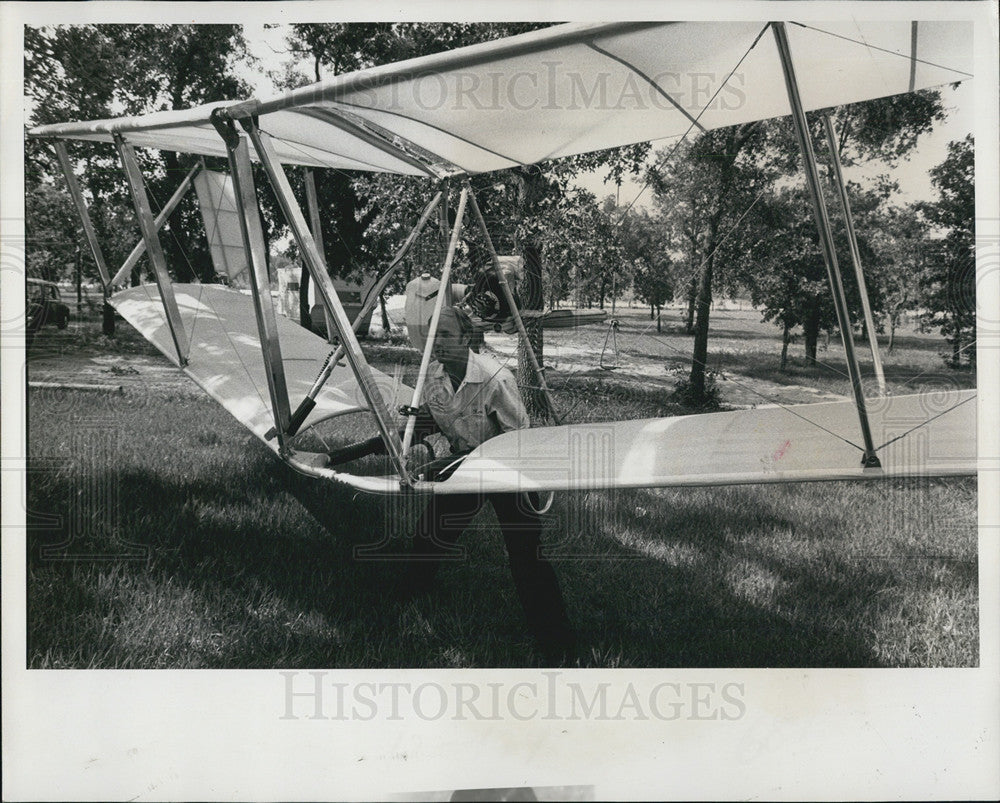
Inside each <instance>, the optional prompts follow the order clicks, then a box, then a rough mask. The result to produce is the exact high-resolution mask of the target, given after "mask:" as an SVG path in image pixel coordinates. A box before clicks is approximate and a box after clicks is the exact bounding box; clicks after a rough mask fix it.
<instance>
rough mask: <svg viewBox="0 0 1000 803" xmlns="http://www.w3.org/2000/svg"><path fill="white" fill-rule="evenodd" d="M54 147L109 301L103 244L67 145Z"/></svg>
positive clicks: (107, 274)
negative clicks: (95, 228) (100, 241)
mask: <svg viewBox="0 0 1000 803" xmlns="http://www.w3.org/2000/svg"><path fill="white" fill-rule="evenodd" d="M53 145H54V146H55V149H56V156H57V157H58V158H59V165H60V166H61V167H62V172H63V176H64V177H65V179H66V186H67V188H68V189H69V195H70V198H72V199H73V205H74V206H75V207H76V211H77V213H78V214H79V215H80V222H81V223H82V224H83V234H84V236H85V237H86V238H87V244H88V245H89V246H90V253H91V254H93V257H94V262H95V263H96V264H97V271H98V273H99V274H100V276H101V283H102V284H103V285H104V288H103V289H104V298H105V299H107V297H108V292H109V291H110V289H111V283H110V280H109V273H108V265H107V263H106V262H105V261H104V252H103V251H102V250H101V244H100V243H99V242H98V241H97V232H95V231H94V223H93V221H91V219H90V212H89V210H88V209H87V202H86V201H85V200H84V199H83V192H81V190H80V183H79V182H78V181H77V180H76V174H75V173H74V172H73V165H71V164H70V161H69V153H68V152H67V151H66V143H65V142H63V141H62V140H56V141H55V142H54V143H53Z"/></svg>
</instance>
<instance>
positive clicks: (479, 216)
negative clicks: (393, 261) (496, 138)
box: [469, 187, 562, 424]
mask: <svg viewBox="0 0 1000 803" xmlns="http://www.w3.org/2000/svg"><path fill="white" fill-rule="evenodd" d="M469 200H470V202H471V205H472V213H473V214H474V215H475V216H476V222H477V223H478V224H479V229H480V231H482V233H483V239H484V240H485V241H486V248H487V250H488V251H489V253H490V261H491V262H492V263H493V270H494V272H495V273H496V275H497V281H498V282H499V283H500V290H501V292H503V295H504V298H505V299H506V300H507V305H508V306H509V307H510V314H511V316H512V317H513V318H514V325H515V326H516V327H517V332H518V334H519V335H520V336H521V339H522V340H523V341H524V346H525V350H526V351H527V353H528V361H529V362H530V363H531V369H532V370H533V371H534V372H535V376H536V377H537V379H538V386H539V387H540V388H541V390H542V394H543V395H544V396H545V403H546V406H547V407H548V408H549V413H550V414H551V415H552V418H553V420H554V421H555V422H556V423H557V424H561V423H562V417H561V416H560V415H559V413H558V412H557V410H556V405H555V401H553V399H552V393H551V392H550V391H549V386H548V383H547V382H546V381H545V372H544V371H543V370H542V366H541V365H539V364H538V357H536V356H535V350H534V349H533V348H532V347H531V340H530V339H529V338H528V330H527V329H526V328H525V326H524V320H522V318H521V312H520V310H518V308H517V303H516V302H515V301H514V294H513V293H512V292H511V290H510V285H508V284H507V277H506V276H504V275H503V268H502V267H501V265H500V257H498V256H497V251H496V248H494V247H493V238H492V237H490V232H489V229H488V228H487V227H486V220H485V218H483V213H482V210H481V209H480V208H479V204H478V203H477V202H476V194H475V193H474V192H473V191H472V188H471V187H470V188H469Z"/></svg>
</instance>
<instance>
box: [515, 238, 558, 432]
mask: <svg viewBox="0 0 1000 803" xmlns="http://www.w3.org/2000/svg"><path fill="white" fill-rule="evenodd" d="M523 255H524V270H525V273H526V274H527V273H531V274H532V275H533V276H535V277H536V279H537V281H538V282H539V285H540V284H541V277H542V258H541V253H540V251H539V249H538V247H537V246H535V245H525V246H524V251H523ZM524 327H525V330H526V331H527V332H528V342H529V343H530V344H531V348H532V350H533V351H534V352H535V359H536V360H538V364H539V365H545V363H544V361H543V360H544V347H545V342H544V337H543V335H542V326H541V321H540V320H539V319H538V318H535V319H533V320H532V321H531V323H528V322H527V321H525V324H524ZM517 381H518V384H519V385H520V386H521V387H522V388H525V389H528V388H530V391H529V392H525V393H523V394H522V395H523V396H524V403H525V406H526V407H527V408H528V413H529V414H531V415H540V416H542V415H546V414H548V413H549V412H550V411H549V408H548V403H547V402H546V400H545V394H544V393H542V390H541V387H540V385H539V381H538V377H537V376H536V374H535V370H534V368H533V367H532V365H531V359H530V358H529V356H528V349H527V348H526V346H525V344H524V343H523V342H522V341H520V340H519V341H518V344H517Z"/></svg>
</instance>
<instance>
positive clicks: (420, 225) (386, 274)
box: [267, 192, 441, 439]
mask: <svg viewBox="0 0 1000 803" xmlns="http://www.w3.org/2000/svg"><path fill="white" fill-rule="evenodd" d="M440 202H441V193H440V192H438V193H437V194H436V195H435V196H434V197H433V198H432V199H431V200H430V203H428V204H427V206H426V207H424V211H423V214H422V215H421V216H420V219H419V220H418V221H417V223H416V225H415V226H414V227H413V229H412V230H411V231H410V233H409V235H407V238H406V240H404V242H403V244H402V246H400V248H399V250H398V251H397V252H396V255H395V256H394V257H393V258H392V261H391V262H390V263H389V267H388V268H386V269H385V271H383V273H382V275H381V276H380V277H379V279H378V281H377V282H375V284H374V285H372V287H371V289H370V290H369V291H368V295H367V297H366V298H365V301H364V303H363V304H362V305H361V312H359V313H358V315H357V317H356V318H355V319H354V323H353V324H351V328H352V329H353V330H354V332H355V334H357V331H358V329H359V328H360V327H361V322H362V321H363V320H364V319H365V317H366V316H367V315H368V313H369V312H371V311H372V310H373V309H374V308H375V304H376V303H377V302H378V297H379V295H381V293H382V291H383V290H385V288H386V285H388V284H389V280H390V279H391V278H392V276H393V274H394V273H395V272H396V269H397V268H398V267H399V265H400V263H401V262H402V261H403V257H405V256H406V255H407V254H408V253H409V251H410V249H411V248H412V247H413V244H414V243H415V242H416V241H417V237H419V236H420V232H421V231H423V229H424V226H426V225H427V221H428V220H429V219H430V216H431V214H432V213H433V212H434V210H435V209H436V208H437V205H438V204H439V203H440ZM343 356H344V347H343V345H338V346H337V348H336V349H334V351H333V353H332V354H331V355H330V358H329V359H328V360H327V361H326V364H325V365H324V366H323V369H322V370H321V371H320V373H319V376H317V377H316V381H315V382H314V383H313V386H312V388H310V389H309V393H307V394H306V397H305V398H304V399H303V400H302V401H301V402H300V403H299V406H298V407H297V408H296V410H295V412H294V413H293V414H292V419H291V422H290V423H289V427H288V433H287V434H288V435H289V436H292V435H294V434H295V433H296V432H298V427H299V426H301V424H302V422H303V421H305V417H306V415H308V414H309V411H310V410H312V407H313V402H315V401H316V396H317V394H318V393H319V392H320V390H322V388H323V385H325V384H326V382H327V380H328V379H329V378H330V376H331V375H332V374H333V369H334V368H335V367H336V366H337V363H338V362H339V361H340V358H341V357H343ZM274 434H275V431H274V430H272V431H270V432H268V433H267V438H268V439H270V438H273V437H274Z"/></svg>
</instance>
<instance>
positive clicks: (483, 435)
mask: <svg viewBox="0 0 1000 803" xmlns="http://www.w3.org/2000/svg"><path fill="white" fill-rule="evenodd" d="M424 399H425V400H426V403H427V407H428V408H429V409H430V412H431V415H432V416H434V420H435V421H436V422H437V425H438V426H439V427H440V428H441V432H443V433H444V436H445V437H446V438H447V439H448V442H449V443H450V444H451V448H452V450H453V451H456V452H464V451H467V450H469V449H474V448H475V447H476V446H478V445H479V444H481V443H482V442H483V441H486V440H489V439H490V438H492V437H494V436H496V435H499V434H500V433H501V432H510V431H511V430H515V429H527V428H528V427H530V426H531V421H530V419H529V418H528V412H527V410H525V409H524V402H523V401H521V394H520V393H519V392H518V389H517V382H516V381H515V380H514V375H513V374H512V373H511V372H510V371H509V370H507V369H506V368H504V367H503V366H502V365H501V364H500V363H499V362H497V361H496V360H495V359H494V358H493V357H491V356H489V355H488V354H476V352H474V351H471V350H470V351H469V362H468V365H467V366H466V368H465V379H463V380H462V383H461V384H460V385H459V386H458V390H455V389H454V387H453V386H452V384H451V379H450V378H449V377H448V374H447V373H445V370H444V366H442V365H441V363H439V362H437V361H436V360H435V361H433V362H431V364H430V366H429V368H428V371H427V384H426V388H425V392H424Z"/></svg>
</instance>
